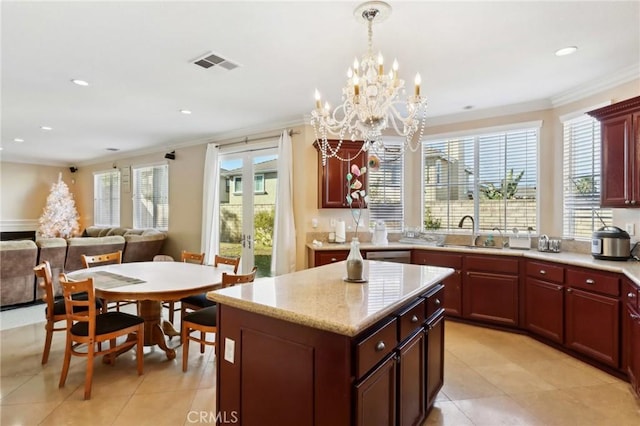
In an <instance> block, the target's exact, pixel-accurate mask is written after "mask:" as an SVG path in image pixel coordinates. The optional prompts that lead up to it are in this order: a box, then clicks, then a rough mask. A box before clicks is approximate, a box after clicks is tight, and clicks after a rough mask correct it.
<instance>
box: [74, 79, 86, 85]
mask: <svg viewBox="0 0 640 426" xmlns="http://www.w3.org/2000/svg"><path fill="white" fill-rule="evenodd" d="M71 82H72V83H73V84H77V85H78V86H88V85H89V83H88V82H86V81H84V80H78V79H77V78H74V79H73V80H71Z"/></svg>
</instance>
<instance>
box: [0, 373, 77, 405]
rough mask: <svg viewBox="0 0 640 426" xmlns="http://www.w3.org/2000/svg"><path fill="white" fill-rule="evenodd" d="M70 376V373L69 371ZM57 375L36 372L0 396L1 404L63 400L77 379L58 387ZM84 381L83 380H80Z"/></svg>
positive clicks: (59, 401) (71, 390)
mask: <svg viewBox="0 0 640 426" xmlns="http://www.w3.org/2000/svg"><path fill="white" fill-rule="evenodd" d="M70 376H71V373H70ZM58 381H59V377H57V376H56V375H54V374H44V373H41V374H36V375H35V376H33V377H32V378H31V379H29V380H27V381H26V382H25V383H23V384H22V385H21V386H20V387H18V388H17V389H16V390H14V391H13V392H11V393H10V394H8V395H7V396H6V397H4V398H2V406H4V405H7V404H24V403H38V402H56V403H61V402H62V401H64V400H65V399H66V398H67V397H68V396H69V395H70V394H71V393H72V392H73V391H74V390H75V389H76V388H77V387H78V386H80V382H79V381H74V382H72V383H69V384H68V386H65V387H63V388H58ZM82 383H84V381H82Z"/></svg>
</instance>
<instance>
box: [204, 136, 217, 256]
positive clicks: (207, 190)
mask: <svg viewBox="0 0 640 426" xmlns="http://www.w3.org/2000/svg"><path fill="white" fill-rule="evenodd" d="M219 154H220V148H218V146H217V145H214V144H211V143H210V144H209V145H207V154H206V157H205V163H204V185H203V187H202V188H203V190H202V197H203V198H202V238H201V243H200V247H201V250H202V253H204V255H205V263H206V264H210V263H213V257H214V255H215V254H216V253H218V251H219V249H220V242H219V240H220V239H219V238H218V236H219V235H220V165H219V164H218V158H219Z"/></svg>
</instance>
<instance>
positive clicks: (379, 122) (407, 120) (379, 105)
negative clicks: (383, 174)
mask: <svg viewBox="0 0 640 426" xmlns="http://www.w3.org/2000/svg"><path fill="white" fill-rule="evenodd" d="M390 13H391V6H390V5H388V4H387V3H385V2H381V1H371V2H367V3H363V4H361V5H360V6H358V7H357V8H356V9H355V10H354V15H355V16H356V18H358V19H362V20H364V21H365V23H366V24H367V29H368V42H369V44H368V49H367V53H365V54H364V55H363V56H362V58H361V60H360V61H358V59H357V58H356V59H355V60H354V62H353V68H351V67H350V68H349V70H348V71H347V84H346V85H345V86H344V87H343V89H342V104H340V105H338V106H337V107H336V108H335V109H334V110H333V111H331V108H330V106H329V103H328V102H325V103H324V105H323V104H322V98H321V96H320V92H318V90H317V89H316V92H315V100H316V107H315V109H314V110H313V111H311V125H312V126H313V128H314V131H315V136H316V140H317V141H318V146H319V148H320V151H321V152H322V164H323V165H325V164H326V161H327V158H331V157H336V158H338V159H339V160H341V161H348V160H349V159H345V158H341V157H340V155H339V151H340V146H341V145H342V142H343V140H345V139H347V140H351V141H362V147H361V148H360V152H362V151H365V152H366V151H373V152H374V153H379V154H383V153H384V151H385V146H384V143H383V140H382V135H383V132H384V131H385V130H386V129H392V130H393V131H395V133H396V134H397V135H399V136H402V137H403V138H404V143H403V146H402V148H403V149H402V151H404V149H405V148H410V149H411V150H412V151H415V150H417V149H418V148H419V146H420V143H419V142H420V140H421V139H422V135H423V133H424V126H425V121H426V107H427V100H426V98H425V97H422V96H420V83H421V81H420V74H416V77H415V87H414V91H413V94H411V95H409V96H406V99H405V100H402V99H401V96H405V87H404V80H402V79H400V78H398V61H397V60H394V61H393V65H392V67H391V70H389V72H388V73H386V74H385V70H384V58H383V56H382V53H381V52H379V53H378V54H377V55H374V53H373V43H372V38H373V23H374V21H377V22H380V21H382V20H384V19H386V18H387V17H388V16H389V15H390ZM416 134H418V135H417V136H418V137H417V143H415V144H413V143H412V141H413V138H414V136H415V135H416ZM336 137H337V138H338V139H339V142H338V144H337V145H334V146H333V147H332V146H331V145H330V144H329V143H328V141H327V139H335V138H336ZM358 154H359V153H358Z"/></svg>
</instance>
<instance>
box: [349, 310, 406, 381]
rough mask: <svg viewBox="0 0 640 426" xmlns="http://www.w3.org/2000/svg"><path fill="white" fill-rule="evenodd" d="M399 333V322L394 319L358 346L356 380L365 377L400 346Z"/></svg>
mask: <svg viewBox="0 0 640 426" xmlns="http://www.w3.org/2000/svg"><path fill="white" fill-rule="evenodd" d="M397 333H398V331H397V320H396V318H392V319H390V320H389V321H388V322H386V323H384V324H383V325H382V326H380V328H378V329H377V330H376V331H374V332H373V334H371V335H369V336H368V337H365V338H364V339H363V340H361V341H360V342H359V343H357V344H356V350H355V356H356V374H357V377H356V379H359V378H360V377H362V376H364V375H365V373H366V372H367V371H369V370H371V368H373V367H374V366H375V365H376V364H377V363H379V362H380V361H381V360H382V359H383V358H384V357H385V356H387V355H388V354H389V353H391V351H393V350H394V349H395V347H396V345H397V344H398V340H397Z"/></svg>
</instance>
